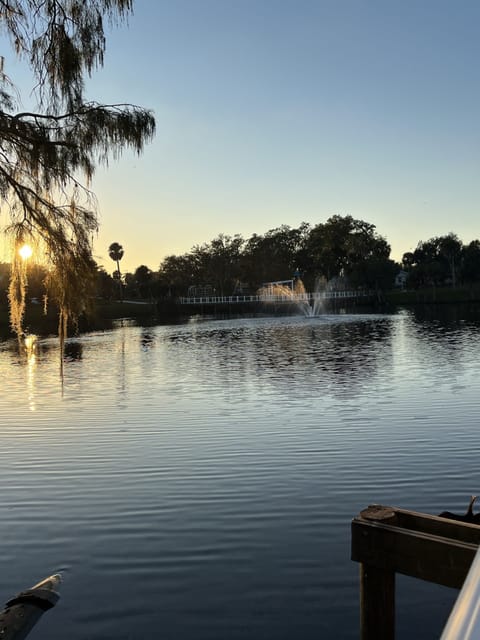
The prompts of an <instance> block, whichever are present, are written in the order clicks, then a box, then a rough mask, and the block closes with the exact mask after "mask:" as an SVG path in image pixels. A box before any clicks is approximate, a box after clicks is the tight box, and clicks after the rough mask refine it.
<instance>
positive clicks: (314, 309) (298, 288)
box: [258, 278, 326, 318]
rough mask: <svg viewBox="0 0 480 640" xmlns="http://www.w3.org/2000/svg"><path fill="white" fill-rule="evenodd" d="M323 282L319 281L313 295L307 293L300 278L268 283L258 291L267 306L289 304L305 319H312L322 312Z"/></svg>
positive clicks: (322, 280)
mask: <svg viewBox="0 0 480 640" xmlns="http://www.w3.org/2000/svg"><path fill="white" fill-rule="evenodd" d="M325 284H326V283H325V280H324V279H323V278H321V279H319V280H318V281H317V283H316V285H315V290H314V292H313V293H311V294H310V293H307V291H306V290H305V285H304V284H303V282H302V280H301V279H300V278H295V279H293V280H284V281H280V282H269V283H268V284H265V285H264V286H263V287H261V288H260V289H259V290H258V295H259V296H260V298H261V299H262V302H265V303H267V304H271V303H275V302H289V303H291V304H292V305H294V306H295V307H296V308H297V309H298V310H299V311H300V312H301V313H302V314H303V315H304V316H305V317H307V318H312V317H314V316H318V315H320V314H321V313H322V312H323V295H322V293H323V290H324V289H325Z"/></svg>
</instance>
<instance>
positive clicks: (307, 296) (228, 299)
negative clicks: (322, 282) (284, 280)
mask: <svg viewBox="0 0 480 640" xmlns="http://www.w3.org/2000/svg"><path fill="white" fill-rule="evenodd" d="M371 295H372V292H371V291H318V292H315V293H292V294H291V295H282V294H261V295H258V294H256V295H251V296H245V295H243V296H197V297H193V296H182V297H180V298H179V299H178V301H179V303H180V304H241V303H248V302H267V303H271V302H282V303H291V304H295V303H298V302H310V301H312V300H332V299H343V298H350V299H351V298H362V297H367V296H371Z"/></svg>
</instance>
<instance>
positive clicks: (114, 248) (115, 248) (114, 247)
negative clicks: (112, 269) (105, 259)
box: [108, 242, 123, 300]
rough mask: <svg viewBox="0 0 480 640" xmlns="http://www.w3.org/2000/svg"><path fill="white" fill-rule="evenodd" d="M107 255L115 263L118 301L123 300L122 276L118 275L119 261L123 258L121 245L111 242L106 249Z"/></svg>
mask: <svg viewBox="0 0 480 640" xmlns="http://www.w3.org/2000/svg"><path fill="white" fill-rule="evenodd" d="M108 255H109V256H110V258H111V259H112V260H113V261H114V262H116V263H117V273H116V277H117V278H118V286H119V287H120V300H123V289H122V274H121V273H120V260H121V259H122V258H123V247H122V245H121V244H118V242H112V244H111V245H110V246H109V247H108Z"/></svg>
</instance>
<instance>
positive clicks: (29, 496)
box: [0, 313, 480, 640]
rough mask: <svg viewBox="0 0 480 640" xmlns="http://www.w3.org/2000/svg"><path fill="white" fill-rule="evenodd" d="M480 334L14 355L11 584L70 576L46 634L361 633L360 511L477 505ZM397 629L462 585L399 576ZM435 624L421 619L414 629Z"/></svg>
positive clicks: (407, 323) (373, 330)
mask: <svg viewBox="0 0 480 640" xmlns="http://www.w3.org/2000/svg"><path fill="white" fill-rule="evenodd" d="M479 327H480V325H479V324H478V323H477V322H476V321H475V320H469V321H464V319H463V318H461V319H458V318H457V319H455V318H454V319H448V320H445V319H444V320H441V319H439V318H438V317H436V318H428V317H424V318H421V317H414V316H412V315H410V314H408V313H402V314H399V315H392V316H380V315H365V316H350V315H344V316H329V315H327V316H324V317H320V318H313V319H304V318H269V319H268V318H259V319H237V320H223V321H207V322H202V321H200V322H195V323H190V324H185V325H177V326H163V327H144V328H142V327H136V326H126V325H124V326H120V327H118V328H117V329H116V330H114V331H111V332H106V333H94V334H89V335H86V336H83V337H81V338H79V339H75V340H71V341H69V343H68V345H67V349H66V362H65V381H64V384H63V388H62V386H61V385H60V382H59V372H58V351H57V350H58V345H57V342H56V341H55V340H54V339H51V340H50V339H46V340H39V341H38V342H37V344H36V346H33V348H32V351H31V353H30V354H26V355H21V354H19V353H18V350H17V348H16V344H15V343H14V342H4V343H1V345H0V375H1V380H2V389H1V392H0V425H1V429H0V481H1V486H2V488H3V491H2V494H3V495H2V497H3V499H2V507H1V510H2V517H1V520H0V533H1V539H2V544H1V545H0V559H1V566H2V571H1V572H0V594H1V596H2V597H3V598H4V600H6V599H7V598H8V597H9V596H10V595H11V594H12V593H14V592H15V591H17V590H19V589H21V588H23V587H25V586H26V585H28V584H31V583H33V582H35V581H36V580H37V579H39V578H41V577H43V576H44V575H47V574H49V573H52V572H53V571H62V572H63V573H64V576H65V582H64V585H63V589H62V594H63V597H62V600H61V602H60V604H59V605H58V607H57V608H56V609H55V610H54V611H52V612H51V613H49V614H47V615H46V616H45V617H44V619H43V620H42V621H41V623H40V626H41V629H42V630H43V631H41V630H40V628H39V632H38V633H39V637H42V633H43V637H47V634H48V637H49V638H50V639H52V640H56V639H57V638H58V639H60V638H63V637H64V636H65V629H68V633H69V637H70V638H71V639H72V640H77V639H78V640H80V639H82V640H85V638H98V639H100V638H102V639H108V638H112V639H113V638H117V639H122V638H153V637H160V635H161V636H162V637H165V638H180V639H187V638H192V639H193V638H195V639H196V640H198V639H205V640H206V639H216V638H219V639H220V638H249V639H253V640H255V639H260V638H262V639H264V638H272V639H273V638H275V639H278V638H291V637H299V638H314V637H315V638H317V637H325V638H347V639H349V638H352V639H353V638H357V637H358V604H357V600H358V584H357V577H358V567H357V566H356V565H355V564H354V563H352V562H351V561H350V560H349V553H350V520H351V518H352V517H353V515H355V514H356V513H358V512H359V511H360V510H361V509H362V508H364V507H365V506H366V505H367V504H369V503H371V502H381V503H384V504H392V505H398V506H402V507H405V508H410V509H416V510H419V511H426V512H429V513H438V512H440V511H442V510H444V509H450V510H461V509H462V508H463V507H464V506H466V503H467V501H468V496H469V495H470V494H471V493H476V492H477V491H478V486H479V477H478V475H479V474H478V470H477V469H478V448H479V447H478V420H477V416H478V409H479V404H480V394H479V391H480V375H479V374H480V364H479V362H478V353H479V346H480V328H479ZM398 582H399V584H398V627H399V629H398V637H399V638H407V637H408V638H409V637H411V635H412V631H411V630H412V628H414V629H415V638H418V639H425V640H426V639H427V638H437V637H438V636H439V634H440V630H441V628H442V626H443V624H444V621H445V619H446V617H447V615H448V612H449V609H450V607H451V605H452V602H453V599H454V598H455V595H456V592H454V591H451V590H447V589H442V588H439V587H435V586H432V585H428V584H424V583H419V582H417V581H412V580H408V579H400V580H399V581H398ZM412 625H414V626H412Z"/></svg>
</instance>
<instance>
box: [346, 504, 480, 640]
mask: <svg viewBox="0 0 480 640" xmlns="http://www.w3.org/2000/svg"><path fill="white" fill-rule="evenodd" d="M479 545H480V526H478V525H475V524H467V523H464V522H458V521H455V520H448V519H445V518H440V517H437V516H432V515H428V514H425V513H416V512H414V511H407V510H405V509H398V508H396V507H385V506H381V505H372V506H369V507H368V508H367V509H365V510H363V511H362V512H361V513H360V514H359V515H358V516H356V517H355V518H354V519H353V521H352V560H355V561H356V562H359V563H360V628H361V635H360V637H361V640H393V639H394V638H395V574H396V573H402V574H404V575H407V576H412V577H414V578H420V579H421V580H426V581H428V582H434V583H436V584H441V585H444V586H447V587H454V588H457V589H461V588H462V586H463V584H464V582H465V579H466V577H467V574H468V573H469V570H470V567H471V565H472V562H473V560H474V558H475V555H476V553H477V549H478V547H479ZM479 582H480V579H479ZM465 609H467V607H465ZM477 609H478V606H477ZM449 637H450V636H449ZM452 637H458V638H466V637H467V636H465V635H464V636H461V635H459V636H452ZM468 637H472V638H473V637H480V636H468ZM442 638H443V636H442Z"/></svg>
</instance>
